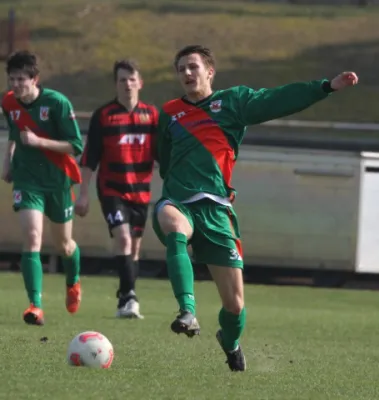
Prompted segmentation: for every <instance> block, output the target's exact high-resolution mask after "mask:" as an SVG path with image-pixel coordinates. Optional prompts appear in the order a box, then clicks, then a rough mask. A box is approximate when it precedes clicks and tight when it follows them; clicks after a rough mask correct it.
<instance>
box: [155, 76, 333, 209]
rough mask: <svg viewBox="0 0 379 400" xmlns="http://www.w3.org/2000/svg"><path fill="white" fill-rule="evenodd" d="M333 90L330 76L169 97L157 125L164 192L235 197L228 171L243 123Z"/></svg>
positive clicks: (289, 110) (299, 106) (300, 106)
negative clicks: (192, 96) (202, 95)
mask: <svg viewBox="0 0 379 400" xmlns="http://www.w3.org/2000/svg"><path fill="white" fill-rule="evenodd" d="M332 91H333V90H332V89H331V87H330V83H329V81H327V80H316V81H310V82H300V83H293V84H289V85H285V86H280V87H277V88H273V89H260V90H254V89H251V88H248V87H246V86H236V87H232V88H229V89H226V90H217V91H215V92H214V93H212V95H210V96H209V97H207V98H205V99H203V100H201V101H199V102H198V103H190V102H188V101H186V100H185V99H184V98H180V99H175V100H172V101H169V102H167V103H166V104H165V105H164V106H163V108H162V110H161V112H160V116H159V125H158V158H159V163H160V175H161V177H162V179H163V180H164V183H163V193H162V196H163V197H165V198H170V199H173V200H176V201H180V202H183V201H186V200H188V199H191V198H192V197H193V196H195V195H197V194H199V193H206V194H211V195H214V196H218V197H221V198H229V199H233V198H234V195H235V189H234V188H233V187H232V172H233V167H234V164H235V162H236V160H237V157H238V149H239V146H240V144H241V142H242V140H243V137H244V134H245V132H246V127H247V126H249V125H254V124H260V123H262V122H265V121H269V120H272V119H276V118H281V117H285V116H287V115H290V114H294V113H296V112H299V111H302V110H304V109H306V108H307V107H309V106H311V105H312V104H314V103H316V102H318V101H320V100H322V99H324V98H326V97H327V96H328V93H330V92H332Z"/></svg>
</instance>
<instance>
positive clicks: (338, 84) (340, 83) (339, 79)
mask: <svg viewBox="0 0 379 400" xmlns="http://www.w3.org/2000/svg"><path fill="white" fill-rule="evenodd" d="M357 83H358V76H357V74H356V73H355V72H342V74H339V75H337V76H336V77H335V78H334V79H332V80H331V82H330V86H331V88H332V89H334V90H341V89H344V88H345V87H348V86H354V85H356V84H357Z"/></svg>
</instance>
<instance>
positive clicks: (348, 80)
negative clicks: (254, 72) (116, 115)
mask: <svg viewBox="0 0 379 400" xmlns="http://www.w3.org/2000/svg"><path fill="white" fill-rule="evenodd" d="M175 68H176V71H177V74H178V78H179V81H180V83H181V85H182V87H183V89H184V96H183V97H182V98H179V99H175V100H172V101H169V102H168V103H166V104H165V105H164V106H163V109H162V111H161V113H160V117H159V125H158V158H159V162H160V175H161V177H162V179H163V180H164V182H163V193H162V198H161V199H160V200H159V201H158V202H157V204H156V207H155V210H154V217H153V224H154V230H155V232H156V234H157V236H158V237H159V239H160V240H161V242H162V243H163V244H164V245H165V246H166V248H167V253H166V254H167V255H166V261H167V268H168V275H169V278H170V281H171V284H172V288H173V291H174V294H175V297H176V299H177V301H178V303H179V307H180V311H179V315H178V316H177V318H176V319H175V321H174V322H173V323H172V324H171V329H172V330H173V331H174V332H175V333H178V334H179V333H184V334H186V335H187V336H188V337H192V336H194V335H196V334H199V332H200V326H199V323H198V321H197V318H196V308H195V296H194V276H193V270H192V265H191V260H190V257H189V255H188V253H187V246H188V245H189V244H191V245H192V250H193V256H194V259H195V260H196V261H197V262H200V263H204V264H207V265H208V268H209V271H210V273H211V275H212V278H213V280H214V281H215V283H216V286H217V289H218V292H219V294H220V297H221V302H222V308H221V310H220V313H219V316H218V318H219V324H220V327H221V329H220V330H219V331H218V332H217V334H216V337H217V340H218V342H219V344H220V346H221V347H222V349H223V351H224V352H225V354H226V357H227V363H228V365H229V368H230V369H231V370H232V371H244V370H245V369H246V361H245V356H244V354H243V352H242V349H241V345H240V344H239V339H240V336H241V334H242V331H243V329H244V326H245V321H246V310H245V304H244V288H243V275H242V270H243V255H242V247H241V242H240V234H239V228H238V221H237V216H236V214H235V212H234V210H233V207H232V202H233V199H234V196H235V189H234V188H233V187H232V185H231V178H232V171H233V167H234V164H235V162H236V160H237V157H238V149H239V146H240V144H241V142H242V139H243V136H244V133H245V131H246V126H248V125H253V124H260V123H262V122H264V121H269V120H272V119H275V118H280V117H284V116H286V115H290V114H293V113H296V112H299V111H301V110H304V109H306V108H307V107H309V106H311V105H312V104H314V103H316V102H318V101H320V100H323V99H325V98H326V97H328V95H329V94H330V93H332V92H333V91H336V90H341V89H344V88H345V87H347V86H352V85H355V84H357V82H358V77H357V75H356V74H355V73H353V72H343V73H342V74H340V75H338V76H337V77H335V78H334V79H332V80H331V81H329V80H326V79H324V80H314V81H309V82H299V83H292V84H289V85H285V86H281V87H277V88H273V89H259V90H254V89H251V88H249V87H246V86H236V87H232V88H230V89H226V90H213V89H212V83H213V80H214V77H215V60H214V57H213V54H212V52H211V50H210V49H208V48H205V47H203V46H198V45H194V46H188V47H185V48H184V49H182V50H180V51H179V52H178V53H177V55H176V57H175ZM252 184H254V182H252Z"/></svg>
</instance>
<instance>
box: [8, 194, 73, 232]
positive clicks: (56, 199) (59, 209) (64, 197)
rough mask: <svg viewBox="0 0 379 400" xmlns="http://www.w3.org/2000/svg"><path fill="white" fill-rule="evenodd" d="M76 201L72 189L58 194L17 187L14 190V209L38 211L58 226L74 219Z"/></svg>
mask: <svg viewBox="0 0 379 400" xmlns="http://www.w3.org/2000/svg"><path fill="white" fill-rule="evenodd" d="M74 201H75V196H74V192H73V190H72V189H71V188H70V189H66V190H60V191H56V192H42V191H38V190H29V189H27V190H25V189H19V188H17V187H14V189H13V209H14V210H15V211H19V210H38V211H41V212H42V213H43V214H45V215H46V217H47V218H49V219H50V221H52V222H55V223H57V224H64V223H65V222H68V221H70V220H71V219H72V218H73V216H74Z"/></svg>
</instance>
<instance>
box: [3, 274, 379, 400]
mask: <svg viewBox="0 0 379 400" xmlns="http://www.w3.org/2000/svg"><path fill="white" fill-rule="evenodd" d="M83 287H84V298H83V303H82V308H81V310H80V312H79V313H78V314H77V315H74V316H71V315H68V314H67V313H66V311H65V309H64V289H63V277H61V276H52V275H46V276H45V282H44V308H45V313H46V322H47V324H46V325H45V326H44V327H41V328H40V327H28V326H25V325H24V323H23V322H22V320H21V314H22V311H23V309H24V307H25V306H26V298H25V293H24V290H23V285H22V281H21V277H20V275H19V274H7V273H3V274H2V275H1V280H0V291H1V294H2V302H1V304H0V315H1V335H0V351H1V354H2V360H3V361H2V363H1V364H0V376H1V382H2V384H1V385H0V398H2V399H10V398H12V399H17V400H23V399H40V398H46V399H54V400H60V399H62V400H63V399H67V398H69V399H70V400H71V399H72V400H76V399H78V400H79V399H80V400H85V399H88V400H90V399H91V400H100V399H101V400H106V399H109V400H114V399H115V400H117V399H120V400H121V399H128V398H131V399H132V398H135V399H144V400H148V399H154V400H155V399H160V400H163V399H189V398H196V399H201V400H209V399H212V400H213V399H214V400H216V399H259V400H266V399H267V400H299V399H302V400H328V399H330V400H339V399H343V400H349V399H351V400H358V399H359V400H373V399H377V398H378V397H379V383H378V379H377V371H378V359H379V350H378V346H377V332H378V330H379V319H378V318H377V294H376V293H373V292H362V291H343V290H338V291H333V290H321V289H317V290H315V289H313V290H312V289H309V288H293V287H264V286H250V285H249V286H247V287H246V304H247V307H248V320H247V327H246V331H245V333H244V336H243V340H242V344H243V348H244V350H245V353H246V357H247V360H248V371H247V372H246V373H244V374H233V373H231V372H230V371H229V370H228V368H227V366H226V365H225V364H224V361H225V360H224V356H223V353H222V352H221V350H220V348H219V347H218V345H217V343H216V340H215V338H214V334H215V332H216V330H217V314H218V310H219V300H218V297H217V295H216V290H215V288H214V287H213V284H212V283H209V282H203V283H200V282H197V283H196V293H197V301H198V317H199V319H200V322H201V325H202V332H201V335H200V336H199V337H196V338H194V339H192V340H189V339H187V338H185V337H182V336H176V335H173V334H172V333H170V330H169V325H170V323H171V321H172V320H173V318H174V317H175V310H176V308H177V305H176V303H175V301H174V299H173V296H172V294H171V289H170V286H169V283H168V282H166V281H154V280H140V281H139V284H138V291H139V295H140V298H141V304H142V311H143V313H144V315H145V320H139V321H127V320H116V319H115V318H114V317H113V315H114V311H115V298H114V292H115V289H116V279H115V278H110V277H91V278H89V277H85V278H83ZM85 330H98V331H100V332H102V333H104V334H105V335H106V336H107V337H108V338H109V339H110V340H111V341H112V343H113V345H114V348H115V360H114V363H113V365H112V367H111V369H110V370H101V371H98V370H91V369H86V368H75V367H69V366H68V365H66V361H65V356H66V349H67V346H68V343H69V341H70V340H71V338H73V336H74V335H76V334H77V333H79V332H81V331H85ZM42 336H47V337H48V339H49V340H48V341H47V343H41V342H40V338H41V337H42Z"/></svg>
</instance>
